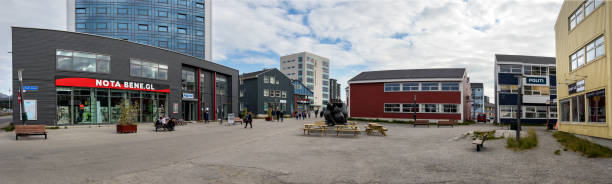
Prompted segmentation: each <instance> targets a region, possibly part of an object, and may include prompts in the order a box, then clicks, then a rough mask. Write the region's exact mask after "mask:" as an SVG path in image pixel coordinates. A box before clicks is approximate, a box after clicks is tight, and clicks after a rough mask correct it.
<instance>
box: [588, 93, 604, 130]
mask: <svg viewBox="0 0 612 184" xmlns="http://www.w3.org/2000/svg"><path fill="white" fill-rule="evenodd" d="M586 96H587V100H588V101H587V102H588V113H589V116H588V118H589V122H595V123H605V122H606V91H605V90H599V91H595V92H591V93H588V94H587V95H586Z"/></svg>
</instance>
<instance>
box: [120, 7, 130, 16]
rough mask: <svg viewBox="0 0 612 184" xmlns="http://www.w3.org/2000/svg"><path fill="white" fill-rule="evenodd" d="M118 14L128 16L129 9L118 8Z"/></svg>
mask: <svg viewBox="0 0 612 184" xmlns="http://www.w3.org/2000/svg"><path fill="white" fill-rule="evenodd" d="M117 14H120V15H127V14H128V9H127V8H117Z"/></svg>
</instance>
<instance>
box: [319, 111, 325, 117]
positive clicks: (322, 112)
mask: <svg viewBox="0 0 612 184" xmlns="http://www.w3.org/2000/svg"><path fill="white" fill-rule="evenodd" d="M320 113H321V114H319V116H321V118H323V114H325V111H323V110H321V112H320Z"/></svg>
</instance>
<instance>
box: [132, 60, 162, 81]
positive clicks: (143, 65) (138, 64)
mask: <svg viewBox="0 0 612 184" xmlns="http://www.w3.org/2000/svg"><path fill="white" fill-rule="evenodd" d="M130 75H131V76H133V77H142V78H150V79H159V80H167V79H168V65H164V64H158V63H154V62H149V61H144V60H139V59H131V60H130Z"/></svg>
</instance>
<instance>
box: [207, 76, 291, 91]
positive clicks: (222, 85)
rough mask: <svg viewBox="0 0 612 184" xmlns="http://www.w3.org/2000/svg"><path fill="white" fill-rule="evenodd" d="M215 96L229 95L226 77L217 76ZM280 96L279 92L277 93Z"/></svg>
mask: <svg viewBox="0 0 612 184" xmlns="http://www.w3.org/2000/svg"><path fill="white" fill-rule="evenodd" d="M216 81H217V95H229V93H228V91H229V84H228V82H227V77H225V76H222V75H217V77H216ZM279 94H280V92H279Z"/></svg>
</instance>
